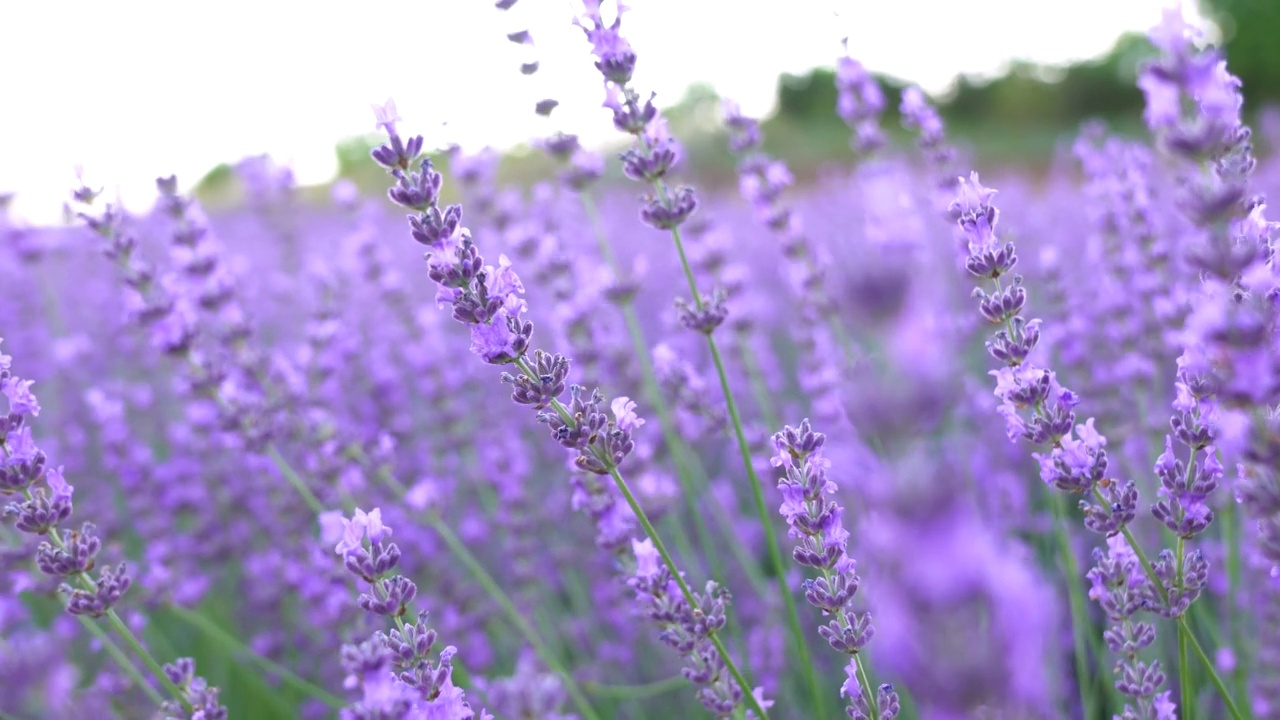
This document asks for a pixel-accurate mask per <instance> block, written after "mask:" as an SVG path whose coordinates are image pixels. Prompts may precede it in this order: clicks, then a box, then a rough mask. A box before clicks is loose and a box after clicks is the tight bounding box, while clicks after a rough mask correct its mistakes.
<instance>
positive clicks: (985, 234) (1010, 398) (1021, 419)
mask: <svg viewBox="0 0 1280 720" xmlns="http://www.w3.org/2000/svg"><path fill="white" fill-rule="evenodd" d="M994 196H995V190H992V189H990V188H986V187H983V186H982V184H981V183H980V182H979V180H978V175H977V173H973V174H972V176H971V177H969V178H967V179H966V178H961V179H960V183H959V190H958V196H957V198H956V200H955V201H954V202H953V203H952V204H951V206H950V208H949V213H950V215H951V217H952V218H953V219H954V220H955V221H956V224H957V226H958V227H959V228H960V231H961V232H962V234H963V237H964V240H965V243H966V247H967V249H968V257H967V258H966V260H965V267H966V269H967V270H968V271H969V273H970V274H971V275H973V276H974V277H975V278H977V282H978V284H979V287H978V288H976V289H975V290H974V297H975V298H976V299H977V300H978V308H979V312H980V314H981V315H982V317H983V318H985V319H986V320H987V321H988V322H990V323H992V324H994V325H997V326H1000V327H1001V329H1000V330H997V331H996V332H995V334H994V335H993V336H992V339H991V340H990V341H989V342H988V343H987V353H988V354H989V355H990V356H991V357H992V358H994V359H995V360H997V361H1000V362H1001V363H1002V364H1003V367H1001V368H1000V369H999V370H995V371H992V373H991V374H992V375H993V376H995V378H996V390H995V394H996V396H997V397H999V398H1000V400H1001V405H1000V408H999V412H1000V414H1001V415H1003V416H1004V418H1005V424H1006V430H1007V434H1008V436H1009V439H1010V440H1015V441H1016V440H1017V439H1019V438H1021V439H1023V440H1026V441H1028V442H1031V443H1033V444H1036V445H1048V446H1050V447H1051V448H1052V449H1051V450H1050V452H1049V453H1048V454H1047V455H1046V454H1041V453H1033V457H1035V458H1036V460H1037V461H1038V462H1039V464H1040V477H1041V479H1042V480H1044V481H1045V483H1047V484H1049V485H1052V486H1053V487H1056V488H1058V489H1060V490H1064V491H1066V492H1069V493H1072V494H1079V495H1081V496H1082V498H1083V499H1081V500H1080V503H1079V506H1080V510H1081V511H1082V512H1083V513H1084V524H1085V527H1087V528H1088V529H1089V530H1091V531H1093V532H1095V533H1098V534H1100V535H1104V536H1107V537H1108V538H1114V537H1115V536H1117V535H1120V536H1123V540H1124V542H1125V546H1126V548H1127V549H1128V552H1131V553H1133V554H1134V555H1135V556H1136V557H1137V558H1138V560H1139V562H1138V566H1139V567H1140V568H1141V569H1142V571H1143V575H1142V576H1141V577H1136V578H1130V579H1128V580H1125V581H1124V582H1121V579H1118V575H1117V573H1116V571H1115V568H1116V567H1117V563H1119V562H1120V561H1118V560H1117V559H1116V550H1115V549H1114V548H1113V549H1112V552H1110V553H1108V554H1102V553H1098V554H1096V555H1095V561H1096V564H1095V568H1094V571H1095V572H1097V573H1100V577H1105V578H1109V580H1108V581H1107V582H1099V581H1097V580H1095V585H1094V590H1093V591H1092V592H1091V596H1092V597H1093V598H1094V599H1095V600H1098V601H1099V602H1101V603H1103V606H1104V609H1106V611H1107V613H1108V616H1109V618H1110V619H1111V620H1112V621H1113V627H1112V629H1111V630H1110V631H1109V632H1108V634H1107V643H1108V647H1110V649H1111V650H1112V651H1113V652H1115V653H1117V654H1119V655H1120V660H1119V661H1118V663H1117V665H1116V668H1115V673H1116V676H1117V679H1116V688H1117V689H1118V690H1120V691H1121V692H1122V693H1124V694H1126V695H1128V696H1130V697H1131V698H1133V700H1134V701H1135V702H1136V707H1135V706H1132V705H1131V706H1127V709H1126V712H1128V713H1134V714H1136V715H1135V716H1137V717H1149V716H1152V714H1153V713H1156V712H1157V708H1160V707H1164V706H1166V705H1168V704H1169V703H1171V702H1172V701H1170V700H1168V698H1167V696H1165V695H1162V694H1159V691H1160V686H1161V685H1162V684H1163V682H1164V679H1165V676H1164V673H1163V672H1162V671H1161V670H1160V664H1159V660H1154V661H1152V662H1151V663H1150V664H1146V663H1144V662H1143V661H1141V660H1139V659H1138V651H1139V650H1142V649H1143V648H1146V647H1149V646H1151V644H1152V643H1153V642H1154V640H1155V627H1154V626H1153V625H1151V624H1149V623H1145V622H1135V621H1133V620H1132V617H1133V616H1134V615H1135V614H1136V613H1137V612H1138V611H1139V610H1150V611H1154V612H1156V613H1158V614H1160V615H1163V616H1165V617H1169V618H1173V619H1175V620H1176V621H1177V630H1178V643H1179V662H1178V665H1179V682H1180V683H1181V686H1182V688H1183V690H1184V693H1183V703H1184V704H1186V703H1187V702H1188V701H1189V700H1190V699H1191V698H1190V695H1189V694H1188V693H1187V692H1186V690H1187V688H1188V687H1189V682H1190V680H1189V675H1190V673H1189V669H1188V660H1187V658H1188V646H1189V645H1190V644H1192V643H1195V644H1196V647H1197V648H1199V644H1198V641H1197V640H1195V638H1194V637H1192V636H1191V631H1190V628H1189V627H1188V625H1187V622H1186V618H1185V613H1186V611H1187V608H1188V607H1189V606H1190V603H1191V602H1192V601H1193V600H1195V598H1196V597H1198V596H1199V594H1200V592H1201V590H1202V589H1203V588H1204V586H1205V584H1206V582H1207V576H1208V569H1209V568H1208V562H1207V561H1206V560H1205V559H1204V557H1203V555H1202V553H1201V552H1200V551H1199V550H1193V551H1191V552H1190V553H1187V552H1186V551H1185V544H1184V543H1185V540H1186V539H1187V538H1188V537H1190V536H1192V535H1194V534H1195V533H1197V532H1199V531H1201V530H1202V529H1203V527H1204V526H1207V524H1208V521H1209V517H1208V516H1207V515H1205V511H1206V510H1207V507H1204V508H1200V507H1199V506H1198V501H1197V500H1195V499H1193V498H1194V495H1195V494H1196V493H1197V492H1198V491H1203V492H1205V493H1207V492H1209V491H1211V490H1212V489H1213V488H1214V487H1215V486H1216V484H1217V479H1216V478H1217V476H1219V475H1221V468H1220V467H1218V465H1217V462H1216V461H1213V462H1205V463H1203V464H1202V465H1201V466H1200V467H1201V470H1200V472H1199V473H1197V474H1193V472H1192V471H1193V470H1194V468H1195V467H1196V463H1195V456H1196V452H1197V451H1200V452H1203V450H1204V449H1205V448H1206V447H1208V446H1209V444H1210V442H1211V441H1212V439H1213V431H1212V429H1211V424H1209V425H1206V424H1205V422H1204V421H1205V420H1207V419H1208V417H1207V415H1204V414H1203V413H1202V408H1201V403H1202V402H1203V403H1204V407H1205V408H1207V407H1210V405H1211V403H1210V400H1211V396H1212V392H1211V391H1210V390H1209V389H1208V388H1207V387H1206V386H1205V385H1204V384H1203V382H1202V381H1201V380H1200V379H1199V378H1200V377H1201V374H1200V373H1199V372H1197V371H1196V366H1197V365H1198V363H1195V362H1194V361H1193V360H1189V359H1188V358H1190V357H1191V356H1190V355H1184V356H1183V357H1184V361H1183V362H1182V363H1180V364H1181V365H1182V366H1183V371H1182V372H1180V374H1179V384H1180V387H1179V390H1178V393H1179V399H1178V400H1177V401H1176V402H1175V405H1174V407H1175V411H1176V412H1175V415H1174V417H1173V419H1172V422H1171V424H1172V427H1173V429H1174V435H1175V436H1177V437H1179V439H1180V442H1183V443H1184V444H1187V445H1188V447H1190V448H1191V455H1190V457H1189V461H1188V462H1187V463H1185V464H1184V463H1181V462H1179V461H1176V460H1175V459H1174V458H1173V457H1172V453H1171V451H1170V452H1166V454H1165V455H1162V456H1161V459H1160V461H1159V462H1158V464H1157V466H1156V473H1157V475H1159V476H1160V479H1161V485H1162V492H1161V495H1162V498H1161V501H1160V502H1158V503H1157V504H1156V506H1155V508H1154V514H1155V515H1156V517H1157V518H1158V519H1161V521H1162V522H1165V524H1166V526H1172V527H1173V528H1177V530H1175V531H1176V532H1179V533H1181V534H1180V535H1179V538H1178V540H1177V544H1176V547H1175V549H1174V550H1167V549H1166V550H1162V551H1161V553H1160V555H1159V557H1158V558H1157V560H1156V562H1154V563H1150V562H1148V561H1147V560H1146V558H1145V556H1144V555H1143V554H1142V550H1141V548H1140V547H1139V545H1138V541H1137V539H1136V538H1135V537H1134V535H1133V533H1132V531H1131V530H1130V528H1129V524H1130V523H1131V522H1132V521H1133V520H1134V518H1136V517H1137V509H1138V491H1137V487H1136V485H1135V484H1134V483H1133V481H1132V480H1121V479H1117V478H1115V477H1113V473H1112V472H1110V471H1109V461H1108V458H1107V452H1106V450H1105V449H1104V448H1105V446H1106V444H1107V438H1106V437H1105V436H1103V435H1102V434H1101V433H1100V432H1098V431H1097V430H1096V429H1095V428H1094V420H1093V418H1090V419H1089V420H1087V421H1086V422H1084V423H1082V424H1076V423H1075V420H1076V415H1075V410H1074V408H1075V407H1076V405H1077V404H1078V403H1079V398H1078V397H1077V396H1076V395H1075V393H1073V392H1071V391H1070V390H1068V389H1066V388H1064V387H1062V386H1061V385H1060V384H1059V383H1058V381H1057V378H1056V376H1055V374H1054V372H1053V371H1052V370H1049V369H1048V368H1041V367H1038V366H1037V365H1036V364H1035V363H1034V361H1033V360H1032V353H1033V351H1034V350H1035V348H1036V345H1037V344H1038V342H1039V339H1040V321H1039V320H1031V321H1026V320H1025V319H1024V318H1023V315H1022V310H1023V307H1024V306H1025V304H1026V291H1025V290H1024V289H1023V286H1022V278H1021V277H1020V276H1018V275H1015V274H1012V273H1011V270H1012V268H1013V267H1014V266H1015V265H1016V264H1017V261H1018V258H1017V254H1016V252H1015V248H1014V245H1013V243H1011V242H1004V243H1001V242H1000V241H999V239H998V238H997V236H996V225H997V222H998V219H999V211H998V210H997V209H996V207H995V205H994V204H992V198H993V197H994ZM1004 280H1009V281H1010V284H1009V285H1008V286H1006V285H1005V284H1004ZM984 282H989V283H990V288H991V289H990V290H989V291H988V290H984V289H983V288H982V287H981V284H982V283H984ZM1192 386H1194V387H1195V388H1196V389H1195V390H1194V391H1192V390H1190V389H1189V388H1190V387H1192ZM1170 470H1172V471H1173V472H1178V471H1183V472H1184V474H1185V478H1173V477H1170ZM1188 506H1190V507H1188ZM1188 510H1189V511H1190V513H1191V515H1190V516H1188ZM1091 577H1092V576H1091ZM1108 590H1111V591H1112V592H1108ZM1133 598H1144V599H1143V600H1141V601H1134V600H1133ZM1201 655H1202V659H1203V658H1204V657H1205V656H1203V652H1202V651H1201ZM1204 664H1206V665H1207V664H1208V662H1207V661H1204ZM1207 670H1208V671H1209V672H1210V673H1211V674H1214V680H1215V685H1217V689H1218V691H1219V695H1220V696H1221V697H1222V700H1223V702H1224V703H1226V705H1227V708H1228V710H1230V711H1231V714H1232V715H1233V716H1236V717H1239V712H1238V711H1237V710H1236V708H1235V706H1234V701H1233V700H1232V699H1231V697H1230V694H1229V693H1228V692H1227V691H1226V689H1225V686H1224V685H1223V684H1222V683H1221V680H1220V679H1219V678H1217V677H1216V673H1215V671H1214V669H1213V668H1212V667H1211V666H1210V667H1208V668H1207Z"/></svg>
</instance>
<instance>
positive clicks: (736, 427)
mask: <svg viewBox="0 0 1280 720" xmlns="http://www.w3.org/2000/svg"><path fill="white" fill-rule="evenodd" d="M681 257H683V252H682V253H681ZM707 347H708V348H709V349H710V350H711V359H712V362H714V363H715V366H716V374H717V375H718V376H719V378H720V390H721V391H722V392H723V394H724V400H725V406H726V408H727V409H728V411H729V422H730V423H732V424H733V434H734V438H735V439H736V440H737V442H738V452H739V454H741V456H742V465H743V467H744V468H745V469H746V472H747V481H748V484H749V485H750V486H751V499H752V501H753V502H754V503H755V507H756V514H757V516H758V517H759V519H760V524H761V525H762V526H763V528H764V534H765V544H766V545H767V546H768V551H769V561H770V562H771V563H772V565H773V568H774V572H775V573H776V577H777V582H778V590H779V591H780V593H781V594H782V601H783V603H784V604H785V605H786V609H787V622H788V624H789V625H790V626H791V637H792V641H793V642H794V644H795V646H796V650H797V651H798V652H799V654H800V664H801V665H802V666H804V667H805V668H806V670H807V672H806V676H807V679H808V681H809V692H810V694H811V695H812V696H813V701H814V703H816V704H815V705H814V707H815V708H816V709H817V710H818V711H819V714H822V711H824V708H825V705H826V695H825V694H824V693H823V692H822V683H821V681H820V680H819V679H818V671H817V668H816V667H814V664H813V659H812V658H811V657H810V655H809V645H808V641H807V640H806V638H805V635H804V630H803V629H802V628H801V626H800V612H799V611H798V610H797V608H796V600H795V597H794V594H793V593H792V592H791V588H790V587H788V586H787V572H786V565H784V564H783V560H782V551H781V549H780V548H779V545H778V536H777V533H776V532H774V529H773V516H772V515H771V514H770V513H769V508H768V507H767V506H766V505H765V502H764V490H763V489H762V488H761V485H760V478H759V476H758V475H757V474H756V469H755V463H753V462H752V459H751V447H750V445H749V444H748V443H747V436H746V433H744V432H743V429H742V418H741V417H740V416H739V415H738V406H737V403H736V402H735V401H734V399H733V391H732V390H731V389H730V388H729V374H728V372H727V371H726V370H725V366H724V359H723V358H721V357H720V348H719V347H717V346H716V341H715V339H714V338H712V337H711V335H707Z"/></svg>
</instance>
